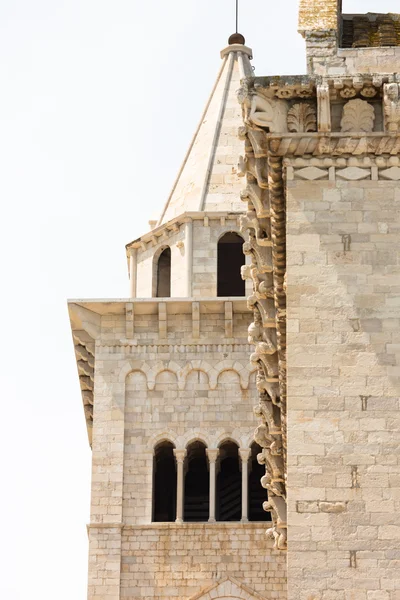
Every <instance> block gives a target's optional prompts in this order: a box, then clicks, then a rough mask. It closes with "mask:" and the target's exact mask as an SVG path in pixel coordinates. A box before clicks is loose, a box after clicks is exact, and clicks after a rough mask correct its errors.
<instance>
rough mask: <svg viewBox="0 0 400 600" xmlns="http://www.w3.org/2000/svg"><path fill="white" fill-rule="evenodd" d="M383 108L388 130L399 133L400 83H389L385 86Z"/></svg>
mask: <svg viewBox="0 0 400 600" xmlns="http://www.w3.org/2000/svg"><path fill="white" fill-rule="evenodd" d="M383 110H384V118H385V129H386V131H388V132H389V133H398V132H399V130H400V84H398V83H388V84H386V85H384V86H383Z"/></svg>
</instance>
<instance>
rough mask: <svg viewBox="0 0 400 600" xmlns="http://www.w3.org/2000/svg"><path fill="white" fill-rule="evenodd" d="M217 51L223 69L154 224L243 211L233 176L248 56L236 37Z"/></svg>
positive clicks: (239, 184) (249, 73) (248, 72)
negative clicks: (182, 217) (207, 213)
mask: <svg viewBox="0 0 400 600" xmlns="http://www.w3.org/2000/svg"><path fill="white" fill-rule="evenodd" d="M228 43H229V45H228V46H227V47H226V48H224V49H223V50H222V51H221V58H222V65H221V69H220V71H219V73H218V77H217V80H216V82H215V85H214V88H213V90H212V92H211V95H210V97H209V99H208V101H207V104H206V107H205V110H204V112H203V115H202V117H201V120H200V123H199V126H198V127H197V130H196V132H195V135H194V137H193V139H192V142H191V144H190V146H189V150H188V152H187V154H186V157H185V160H184V161H183V164H182V166H181V169H180V171H179V173H178V177H177V179H176V181H175V183H174V185H173V188H172V191H171V194H170V196H169V198H168V200H167V203H166V205H165V207H164V210H163V212H162V214H161V217H160V220H159V222H158V225H162V224H163V223H166V222H167V221H169V220H170V219H172V218H174V217H176V216H178V215H180V214H182V213H184V212H191V211H231V212H242V211H243V205H242V203H241V201H240V190H241V189H242V187H243V184H242V182H241V181H240V179H239V177H238V176H237V173H236V170H237V169H236V164H237V158H238V155H239V154H241V153H243V149H242V148H243V142H241V141H240V140H239V139H238V128H239V127H240V125H242V116H241V109H240V105H239V103H238V101H237V98H236V92H237V90H238V88H239V87H240V80H241V79H243V78H244V77H251V76H252V75H253V69H252V66H251V64H250V59H251V58H252V51H251V49H250V48H248V47H247V46H245V45H244V44H245V39H244V37H243V36H242V35H241V34H240V33H234V34H233V35H231V37H230V38H229V42H228Z"/></svg>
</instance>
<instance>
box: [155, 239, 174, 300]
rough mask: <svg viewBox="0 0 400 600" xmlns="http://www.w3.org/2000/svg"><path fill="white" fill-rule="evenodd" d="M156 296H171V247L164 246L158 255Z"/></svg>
mask: <svg viewBox="0 0 400 600" xmlns="http://www.w3.org/2000/svg"><path fill="white" fill-rule="evenodd" d="M156 276H157V288H156V297H157V298H170V296H171V248H169V247H168V248H165V250H163V251H162V252H161V254H160V256H159V259H158V263H157V274H156Z"/></svg>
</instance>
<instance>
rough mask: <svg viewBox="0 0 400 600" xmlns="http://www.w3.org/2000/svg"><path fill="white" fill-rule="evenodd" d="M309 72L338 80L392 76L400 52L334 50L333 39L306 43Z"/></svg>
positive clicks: (364, 49) (328, 38)
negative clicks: (366, 75) (352, 77)
mask: <svg viewBox="0 0 400 600" xmlns="http://www.w3.org/2000/svg"><path fill="white" fill-rule="evenodd" d="M307 57H308V66H309V72H310V73H314V74H315V75H325V76H326V75H327V76H330V77H339V76H345V75H349V76H350V75H358V74H359V73H363V74H367V73H371V74H375V73H386V74H387V73H389V74H391V73H396V72H397V70H398V65H399V59H400V48H399V47H391V48H337V42H336V38H335V37H332V36H331V37H329V36H327V37H326V39H325V40H321V39H320V38H315V39H313V38H310V39H309V40H308V41H307Z"/></svg>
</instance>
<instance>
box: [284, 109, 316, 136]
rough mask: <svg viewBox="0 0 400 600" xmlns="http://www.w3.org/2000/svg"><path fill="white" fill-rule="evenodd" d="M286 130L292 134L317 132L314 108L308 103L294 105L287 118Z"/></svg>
mask: <svg viewBox="0 0 400 600" xmlns="http://www.w3.org/2000/svg"><path fill="white" fill-rule="evenodd" d="M287 125H288V130H289V131H290V132H293V133H308V132H312V131H317V115H316V112H315V108H314V106H312V105H311V104H308V103H302V104H294V105H293V106H292V108H290V109H289V112H288V116H287Z"/></svg>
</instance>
